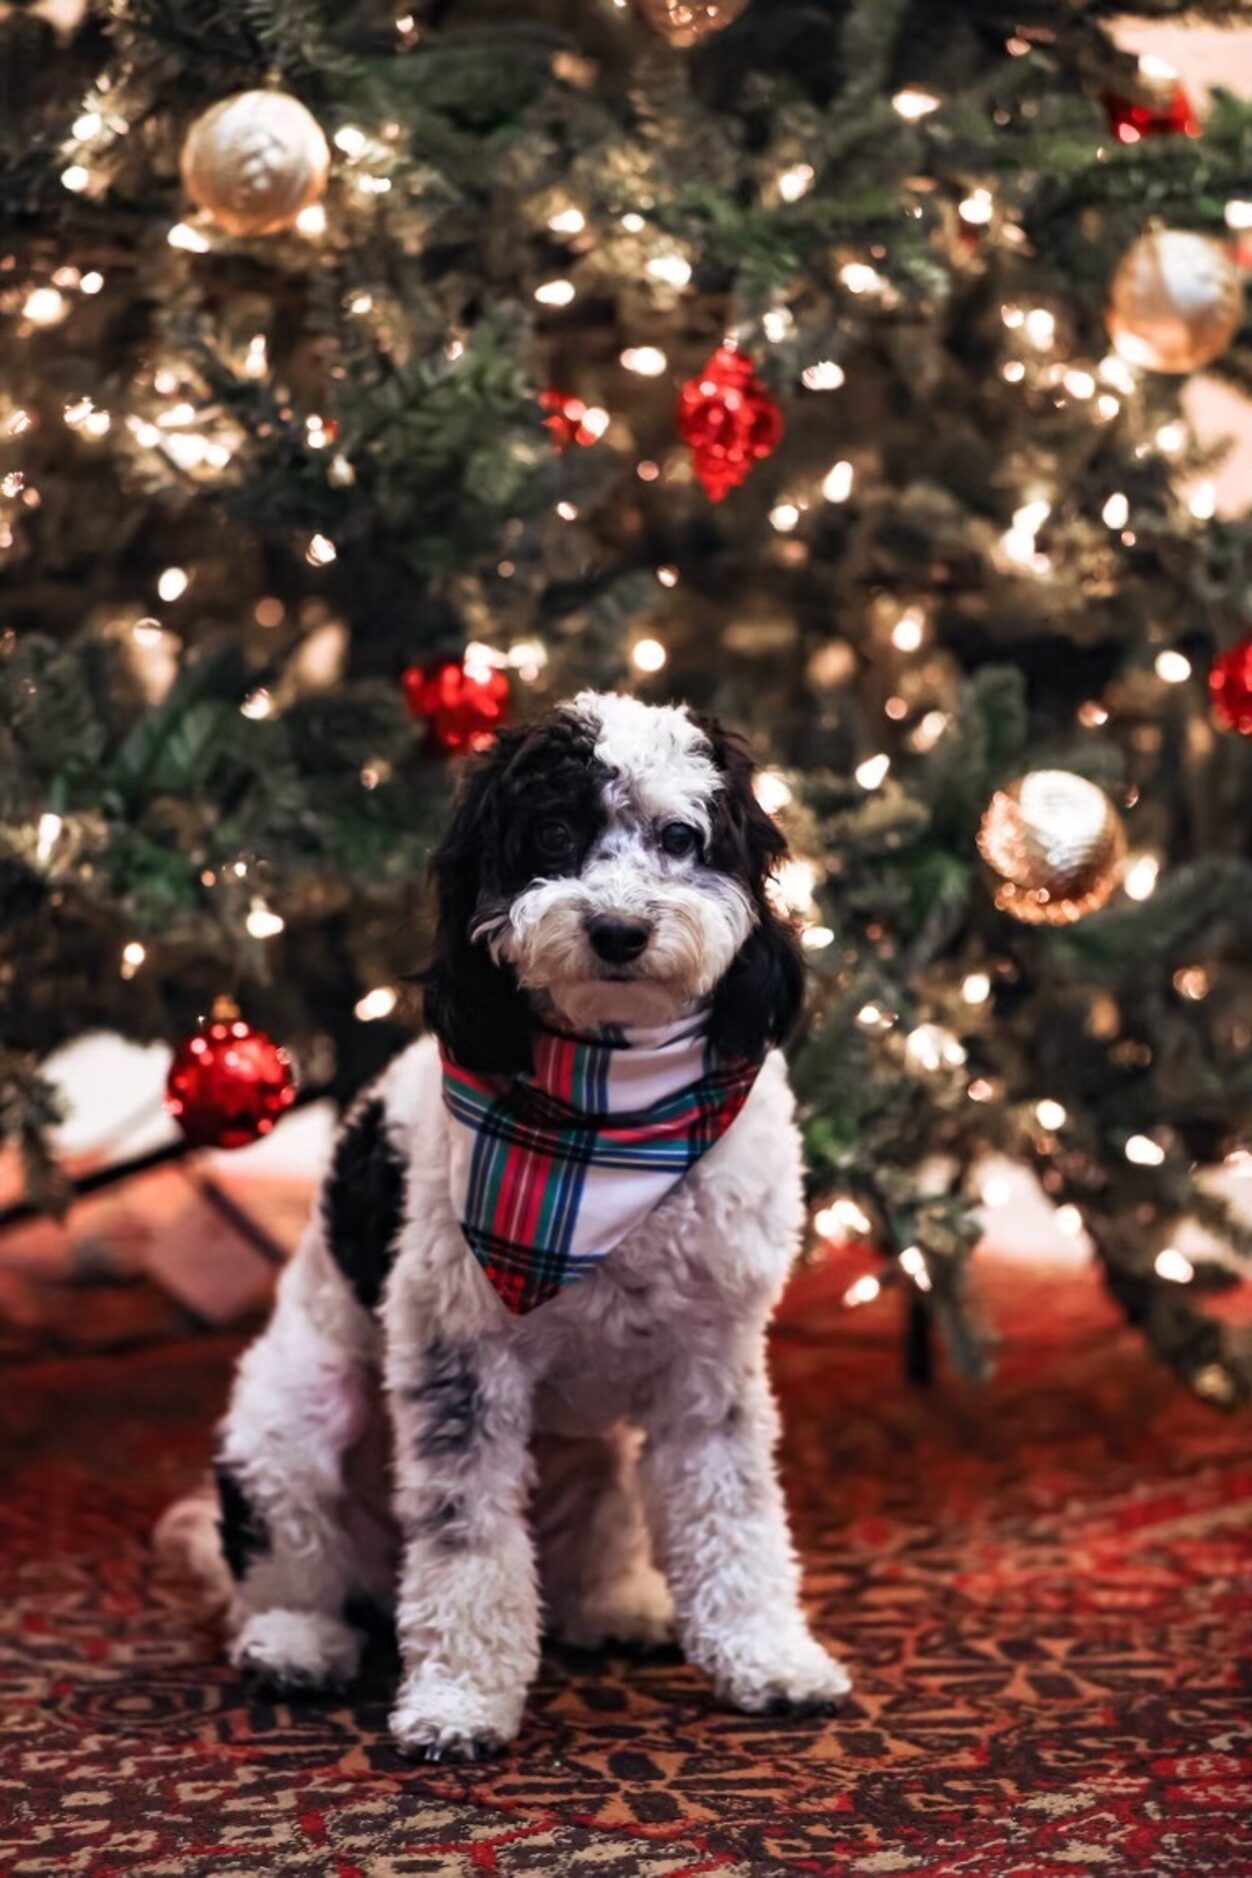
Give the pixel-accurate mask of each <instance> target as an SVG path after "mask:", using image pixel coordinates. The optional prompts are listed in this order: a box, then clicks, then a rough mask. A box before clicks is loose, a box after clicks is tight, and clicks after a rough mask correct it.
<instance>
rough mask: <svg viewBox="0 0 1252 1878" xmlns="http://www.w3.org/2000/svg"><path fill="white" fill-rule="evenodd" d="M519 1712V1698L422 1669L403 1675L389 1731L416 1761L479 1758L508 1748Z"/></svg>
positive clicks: (472, 1759) (518, 1719)
mask: <svg viewBox="0 0 1252 1878" xmlns="http://www.w3.org/2000/svg"><path fill="white" fill-rule="evenodd" d="M521 1710H522V1705H521V1703H520V1701H519V1702H510V1701H508V1700H507V1699H505V1698H503V1697H501V1696H500V1695H499V1694H492V1695H487V1694H485V1693H483V1692H482V1691H480V1690H478V1689H475V1688H472V1687H471V1686H469V1685H467V1684H465V1683H462V1682H452V1681H449V1680H448V1679H446V1678H443V1677H440V1676H436V1675H430V1674H427V1673H425V1672H423V1671H420V1670H419V1671H418V1673H417V1674H416V1675H414V1676H408V1677H406V1678H405V1681H404V1683H403V1685H402V1687H401V1689H400V1693H399V1695H398V1696H397V1698H396V1705H395V1707H394V1708H393V1709H392V1711H391V1716H390V1722H391V1735H392V1739H393V1740H394V1742H395V1744H396V1746H397V1747H398V1748H399V1750H400V1752H401V1753H402V1754H407V1755H410V1756H412V1757H413V1758H415V1759H420V1760H425V1761H444V1760H456V1761H479V1760H484V1759H485V1758H486V1757H487V1756H488V1755H491V1754H499V1753H500V1752H501V1750H502V1749H504V1748H505V1747H507V1746H508V1744H509V1742H510V1741H511V1740H512V1739H513V1737H514V1735H515V1734H516V1733H517V1731H518V1728H519V1727H520V1725H521V1719H522V1713H521Z"/></svg>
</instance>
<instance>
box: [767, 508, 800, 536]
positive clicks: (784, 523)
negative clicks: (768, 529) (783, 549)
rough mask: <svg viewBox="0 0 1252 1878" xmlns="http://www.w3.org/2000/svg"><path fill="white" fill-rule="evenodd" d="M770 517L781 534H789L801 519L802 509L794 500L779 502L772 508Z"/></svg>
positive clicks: (772, 523) (771, 522)
mask: <svg viewBox="0 0 1252 1878" xmlns="http://www.w3.org/2000/svg"><path fill="white" fill-rule="evenodd" d="M769 519H770V524H771V526H772V527H774V528H776V529H777V530H778V532H779V534H780V535H789V534H790V533H791V531H792V529H793V528H795V526H796V524H797V523H798V522H799V520H800V511H799V509H798V508H797V507H796V505H795V503H794V502H779V503H777V504H776V505H775V507H774V508H772V509H771V510H770V512H769Z"/></svg>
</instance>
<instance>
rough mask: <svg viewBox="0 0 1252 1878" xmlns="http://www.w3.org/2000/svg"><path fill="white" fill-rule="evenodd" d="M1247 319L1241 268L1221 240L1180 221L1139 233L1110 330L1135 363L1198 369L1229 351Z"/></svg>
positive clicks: (1112, 308) (1123, 266)
mask: <svg viewBox="0 0 1252 1878" xmlns="http://www.w3.org/2000/svg"><path fill="white" fill-rule="evenodd" d="M1242 318H1243V286H1242V282H1241V280H1240V275H1239V269H1238V267H1237V265H1236V263H1235V261H1234V260H1233V259H1232V257H1231V255H1230V254H1229V253H1228V252H1227V250H1226V248H1225V246H1224V245H1223V243H1222V242H1220V241H1218V240H1216V239H1215V238H1214V237H1213V236H1212V235H1197V234H1192V233H1190V232H1189V231H1188V230H1186V229H1181V228H1160V229H1155V230H1153V231H1152V232H1151V233H1149V234H1146V235H1140V237H1139V239H1138V241H1136V242H1134V243H1133V245H1132V246H1131V247H1130V248H1128V249H1127V251H1126V253H1125V254H1124V255H1123V256H1122V259H1121V261H1120V262H1119V263H1118V267H1117V271H1116V273H1115V274H1114V276H1113V282H1112V286H1111V287H1110V289H1109V305H1108V313H1107V320H1108V329H1109V336H1110V337H1111V339H1112V341H1113V345H1114V347H1115V348H1116V350H1117V351H1118V352H1119V353H1120V354H1121V356H1122V357H1123V358H1124V359H1125V360H1126V361H1127V362H1128V363H1129V364H1131V365H1142V366H1146V367H1147V369H1148V370H1149V371H1152V372H1194V371H1198V370H1199V369H1200V367H1201V366H1204V365H1209V364H1211V363H1212V361H1213V360H1214V359H1215V358H1218V357H1219V356H1220V354H1221V353H1223V352H1224V351H1225V350H1226V348H1227V346H1228V345H1229V344H1230V342H1231V340H1232V339H1233V338H1234V336H1235V334H1236V333H1237V332H1238V330H1239V325H1240V322H1241V320H1242Z"/></svg>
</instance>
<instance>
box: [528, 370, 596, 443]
mask: <svg viewBox="0 0 1252 1878" xmlns="http://www.w3.org/2000/svg"><path fill="white" fill-rule="evenodd" d="M539 408H540V410H541V411H546V412H547V414H548V415H547V416H546V417H545V418H544V420H543V421H544V424H545V426H546V428H547V429H548V430H549V431H550V432H551V434H552V441H553V443H554V444H555V446H556V448H557V449H558V450H568V449H569V447H570V445H571V444H572V443H576V444H578V445H579V446H580V447H581V448H583V449H586V447H587V445H588V444H591V443H594V442H595V440H596V437H597V436H598V434H599V433H598V432H597V431H594V430H588V428H587V426H586V424H585V423H584V421H583V420H584V419H585V417H586V415H587V404H586V400H585V399H584V398H579V397H576V396H575V395H574V393H573V392H572V391H558V390H557V388H556V386H555V385H550V386H549V387H548V389H547V391H541V392H540V394H539Z"/></svg>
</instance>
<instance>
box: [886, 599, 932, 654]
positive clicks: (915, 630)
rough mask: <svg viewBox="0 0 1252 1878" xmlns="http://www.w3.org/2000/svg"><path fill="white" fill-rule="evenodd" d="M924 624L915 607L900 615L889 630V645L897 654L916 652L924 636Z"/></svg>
mask: <svg viewBox="0 0 1252 1878" xmlns="http://www.w3.org/2000/svg"><path fill="white" fill-rule="evenodd" d="M925 631H926V622H925V620H924V619H923V617H922V615H921V613H920V612H919V611H918V609H917V608H916V607H910V608H909V609H908V611H907V612H906V613H901V615H900V617H899V619H898V620H897V621H896V623H895V625H894V626H893V627H892V629H891V643H892V645H893V646H894V647H895V648H896V650H897V652H916V651H917V650H918V649H919V647H920V646H921V643H922V639H923V637H924V636H925Z"/></svg>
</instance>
